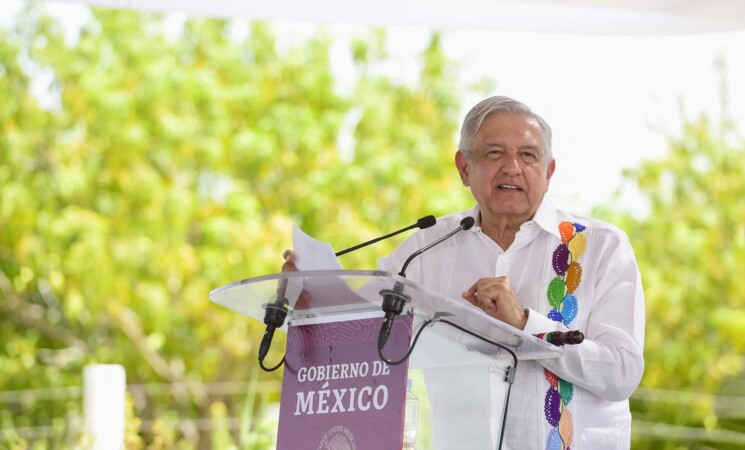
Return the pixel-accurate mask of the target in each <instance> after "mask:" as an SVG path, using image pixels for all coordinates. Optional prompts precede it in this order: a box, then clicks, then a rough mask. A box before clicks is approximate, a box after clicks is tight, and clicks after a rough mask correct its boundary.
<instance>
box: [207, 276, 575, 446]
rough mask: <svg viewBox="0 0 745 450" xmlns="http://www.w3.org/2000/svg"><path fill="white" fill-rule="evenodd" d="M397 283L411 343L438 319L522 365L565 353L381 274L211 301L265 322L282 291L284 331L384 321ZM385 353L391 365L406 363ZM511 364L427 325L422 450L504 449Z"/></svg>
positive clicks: (312, 279)
mask: <svg viewBox="0 0 745 450" xmlns="http://www.w3.org/2000/svg"><path fill="white" fill-rule="evenodd" d="M397 282H398V283H401V284H402V285H403V287H404V290H403V293H404V294H406V295H407V296H409V297H410V301H408V302H407V304H406V307H405V308H404V312H403V313H402V314H411V315H413V329H412V341H413V338H414V336H415V335H416V333H417V331H418V330H419V329H420V328H421V326H422V324H423V323H424V321H426V320H429V319H431V318H433V317H435V316H439V317H442V318H443V319H447V320H448V321H451V322H453V323H456V324H458V325H460V326H461V327H464V328H466V329H468V330H470V331H472V332H473V333H475V334H477V335H479V336H482V337H484V338H486V339H488V340H491V341H494V342H497V343H500V344H502V345H504V346H505V347H507V348H509V349H510V350H512V351H513V352H515V354H516V355H517V358H518V360H529V359H543V358H553V357H557V356H559V355H560V354H561V352H562V350H561V348H559V347H555V346H553V345H551V344H548V343H547V342H545V341H543V340H541V339H538V338H536V337H534V336H532V335H529V334H527V333H524V332H523V331H522V330H518V329H516V328H513V327H511V326H509V325H506V324H504V323H502V322H500V321H498V320H496V319H493V318H491V317H489V316H486V315H485V314H484V313H483V311H481V310H480V309H478V308H476V307H473V306H471V305H470V304H468V303H467V302H465V301H464V300H457V299H449V298H446V297H444V296H442V295H440V294H438V293H436V292H433V291H430V290H428V289H425V288H423V287H421V286H419V285H418V284H416V283H414V282H411V281H409V280H407V279H405V278H402V277H400V276H398V275H394V274H390V273H387V272H381V271H305V272H286V273H279V274H273V275H267V276H263V277H257V278H250V279H246V280H241V281H238V282H235V283H232V284H229V285H226V286H223V287H221V288H218V289H215V290H214V291H212V292H211V293H210V299H211V300H212V301H214V302H216V303H218V304H220V305H223V306H225V307H227V308H229V309H231V310H233V311H236V312H238V313H240V314H243V315H246V316H248V317H251V318H254V319H256V320H258V321H263V319H264V310H265V308H266V306H267V305H268V304H276V302H277V298H278V290H279V291H280V292H284V296H283V297H284V298H285V299H286V300H285V306H286V307H287V309H288V316H287V321H286V323H285V325H284V326H283V329H285V330H286V327H287V326H288V325H289V326H293V325H303V324H310V323H320V322H335V321H343V320H354V319H359V318H370V317H382V316H383V313H382V311H381V304H382V295H381V294H380V291H381V290H384V289H391V288H393V286H394V284H395V283H397ZM279 298H282V296H280V297H279ZM383 353H384V355H385V356H386V357H387V358H388V359H390V360H397V359H399V358H400V357H401V356H403V355H389V354H387V353H386V352H385V350H384V352H383ZM513 365H514V363H513V359H512V356H511V355H510V353H509V352H508V351H505V350H503V349H500V348H499V347H497V346H494V345H492V344H489V343H487V342H484V341H482V340H481V339H478V338H476V337H474V336H472V335H470V334H468V333H465V332H463V331H460V330H458V329H456V328H454V327H452V326H450V325H447V324H445V323H441V322H436V323H434V324H431V325H429V326H427V327H426V328H425V329H424V330H423V332H422V334H421V336H420V338H419V340H418V342H417V344H416V348H415V349H414V351H413V352H412V354H411V357H410V359H409V378H410V379H411V380H412V385H413V388H412V390H413V392H414V394H415V395H416V396H417V398H418V402H419V413H418V421H419V426H418V433H417V446H416V448H417V449H418V450H426V449H437V450H440V449H443V450H444V449H455V448H469V449H494V448H499V444H500V440H501V430H502V427H503V426H504V425H505V424H504V415H505V411H506V410H505V408H506V407H507V399H508V398H509V388H510V383H508V382H507V380H506V377H507V372H508V371H510V370H512V371H514V367H513ZM517 376H518V377H519V371H518V372H517ZM513 407H515V406H513ZM518 407H519V406H518ZM512 425H513V426H517V425H518V424H512Z"/></svg>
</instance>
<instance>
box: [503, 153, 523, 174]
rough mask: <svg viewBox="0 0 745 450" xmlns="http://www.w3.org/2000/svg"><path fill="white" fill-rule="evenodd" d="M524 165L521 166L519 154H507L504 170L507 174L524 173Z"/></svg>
mask: <svg viewBox="0 0 745 450" xmlns="http://www.w3.org/2000/svg"><path fill="white" fill-rule="evenodd" d="M522 171H523V170H522V167H520V161H519V160H518V158H517V156H512V155H510V156H507V157H506V158H505V161H504V165H503V166H502V172H504V173H505V174H507V175H511V176H515V175H520V174H521V173H522Z"/></svg>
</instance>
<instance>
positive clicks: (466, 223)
mask: <svg viewBox="0 0 745 450" xmlns="http://www.w3.org/2000/svg"><path fill="white" fill-rule="evenodd" d="M475 223H476V220H475V219H474V218H473V217H471V216H466V217H464V218H463V220H461V221H460V228H461V230H468V229H469V228H471V227H472V226H473V225H474V224H475Z"/></svg>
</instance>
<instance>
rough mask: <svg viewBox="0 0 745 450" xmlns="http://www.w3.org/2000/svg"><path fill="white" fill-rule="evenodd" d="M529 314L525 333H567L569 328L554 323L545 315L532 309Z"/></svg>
mask: <svg viewBox="0 0 745 450" xmlns="http://www.w3.org/2000/svg"><path fill="white" fill-rule="evenodd" d="M528 310H529V311H530V312H529V313H528V322H527V323H526V324H525V328H524V329H523V331H525V332H526V333H530V334H540V333H548V332H551V331H567V330H568V328H567V327H565V326H564V325H562V324H561V323H559V322H554V321H553V320H551V319H549V318H548V317H546V316H544V315H543V314H541V313H539V312H536V311H534V310H532V309H530V308H528Z"/></svg>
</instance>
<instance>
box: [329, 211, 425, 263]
mask: <svg viewBox="0 0 745 450" xmlns="http://www.w3.org/2000/svg"><path fill="white" fill-rule="evenodd" d="M435 222H437V219H435V216H425V217H422V218H421V219H419V220H417V221H416V223H415V224H413V225H409V226H408V227H406V228H402V229H400V230H398V231H394V232H393V233H390V234H386V235H385V236H381V237H379V238H376V239H373V240H371V241H367V242H363V243H362V244H359V245H355V246H354V247H349V248H348V249H346V250H342V251H340V252H337V253H336V256H341V255H343V254H345V253H349V252H353V251H355V250H357V249H359V248H362V247H367V246H368V245H370V244H374V243H376V242H378V241H382V240H383V239H388V238H389V237H391V236H395V235H397V234H399V233H403V232H404V231H408V230H411V229H412V228H421V229H424V228H429V227H431V226H432V225H434V224H435Z"/></svg>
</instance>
